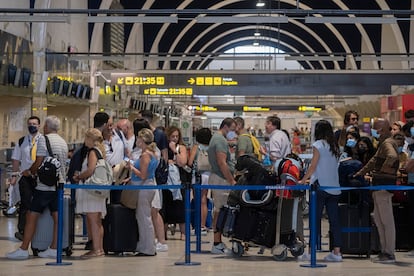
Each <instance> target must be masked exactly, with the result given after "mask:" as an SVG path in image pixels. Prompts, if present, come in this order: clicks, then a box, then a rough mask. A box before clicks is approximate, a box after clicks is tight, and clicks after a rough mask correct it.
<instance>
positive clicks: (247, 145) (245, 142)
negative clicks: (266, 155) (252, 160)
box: [236, 134, 254, 157]
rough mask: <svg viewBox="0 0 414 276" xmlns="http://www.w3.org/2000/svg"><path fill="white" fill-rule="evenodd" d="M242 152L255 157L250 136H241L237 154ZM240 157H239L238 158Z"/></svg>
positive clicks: (238, 140) (238, 141)
mask: <svg viewBox="0 0 414 276" xmlns="http://www.w3.org/2000/svg"><path fill="white" fill-rule="evenodd" d="M240 150H242V151H244V154H248V155H252V156H254V151H253V144H252V140H251V139H250V137H249V136H248V135H243V134H241V135H239V136H238V138H237V151H236V152H237V153H238V152H239V151H240ZM237 157H238V156H237Z"/></svg>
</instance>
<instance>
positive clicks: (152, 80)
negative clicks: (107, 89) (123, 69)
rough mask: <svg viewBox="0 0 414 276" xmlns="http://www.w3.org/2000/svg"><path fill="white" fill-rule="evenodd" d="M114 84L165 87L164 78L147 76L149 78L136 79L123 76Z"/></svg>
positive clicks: (135, 77) (136, 77)
mask: <svg viewBox="0 0 414 276" xmlns="http://www.w3.org/2000/svg"><path fill="white" fill-rule="evenodd" d="M116 84H119V85H165V77H163V76H149V77H138V76H125V77H118V78H117V79H116Z"/></svg>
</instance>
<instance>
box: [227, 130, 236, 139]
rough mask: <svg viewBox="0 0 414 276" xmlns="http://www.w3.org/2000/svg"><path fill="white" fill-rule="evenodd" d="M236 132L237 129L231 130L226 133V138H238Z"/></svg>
mask: <svg viewBox="0 0 414 276" xmlns="http://www.w3.org/2000/svg"><path fill="white" fill-rule="evenodd" d="M236 136H237V135H236V132H235V131H229V132H227V134H226V138H227V140H233V139H234V138H236Z"/></svg>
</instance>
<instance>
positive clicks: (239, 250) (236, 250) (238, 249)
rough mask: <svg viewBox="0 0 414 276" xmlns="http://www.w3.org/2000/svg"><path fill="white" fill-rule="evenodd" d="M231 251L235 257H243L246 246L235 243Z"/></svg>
mask: <svg viewBox="0 0 414 276" xmlns="http://www.w3.org/2000/svg"><path fill="white" fill-rule="evenodd" d="M231 251H232V252H233V255H234V256H235V257H241V256H243V254H244V246H243V245H242V244H241V243H240V242H233V244H232V247H231Z"/></svg>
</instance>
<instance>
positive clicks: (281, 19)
mask: <svg viewBox="0 0 414 276" xmlns="http://www.w3.org/2000/svg"><path fill="white" fill-rule="evenodd" d="M196 20H197V22H198V23H211V24H214V23H230V24H231V23H257V24H260V23H288V22H289V18H288V17H287V16H283V15H280V16H198V17H196Z"/></svg>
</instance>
